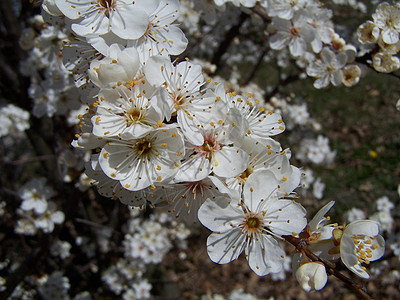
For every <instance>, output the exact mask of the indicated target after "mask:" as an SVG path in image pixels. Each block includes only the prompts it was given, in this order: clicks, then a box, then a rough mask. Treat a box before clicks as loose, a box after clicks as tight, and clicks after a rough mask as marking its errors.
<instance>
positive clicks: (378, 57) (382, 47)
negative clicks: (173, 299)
mask: <svg viewBox="0 0 400 300" xmlns="http://www.w3.org/2000/svg"><path fill="white" fill-rule="evenodd" d="M372 19H373V21H366V22H365V23H363V24H361V25H360V27H359V28H358V30H357V35H358V40H359V42H360V43H361V44H363V45H365V48H366V49H365V51H368V52H371V56H372V62H371V65H372V66H373V68H374V69H375V70H376V71H378V72H382V73H391V72H394V71H396V70H398V69H399V68H400V60H399V58H398V57H397V56H396V54H397V53H398V52H399V50H400V48H399V47H400V40H399V35H400V3H398V2H396V3H394V4H390V3H388V2H382V3H380V4H379V5H378V7H377V8H376V11H375V13H374V14H373V15H372Z"/></svg>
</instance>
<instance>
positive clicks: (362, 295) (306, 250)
mask: <svg viewBox="0 0 400 300" xmlns="http://www.w3.org/2000/svg"><path fill="white" fill-rule="evenodd" d="M283 238H284V239H285V241H287V242H288V243H290V244H292V245H293V246H295V247H296V249H297V250H298V251H300V252H301V253H303V254H305V255H307V257H308V258H309V259H311V260H312V261H317V262H320V263H323V264H324V265H325V269H326V271H327V273H328V274H330V275H333V276H335V277H336V278H338V279H339V280H341V281H342V282H344V283H345V284H346V285H347V287H348V288H350V289H351V290H353V291H354V293H355V294H356V295H357V297H358V298H359V299H363V300H370V299H371V297H370V296H369V295H368V294H367V293H366V292H364V291H363V290H362V286H361V285H359V284H357V283H355V282H354V281H353V280H351V279H350V278H348V277H347V276H345V275H343V274H342V273H340V272H339V271H337V270H336V266H335V264H334V263H331V262H329V261H326V260H323V259H321V258H320V257H319V256H317V255H315V254H314V253H313V252H312V251H311V249H310V247H308V242H307V240H304V239H301V238H296V237H294V236H291V235H286V236H283Z"/></svg>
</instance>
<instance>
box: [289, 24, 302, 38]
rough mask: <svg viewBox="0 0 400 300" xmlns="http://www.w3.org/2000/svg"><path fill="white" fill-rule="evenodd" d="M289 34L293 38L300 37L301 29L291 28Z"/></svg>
mask: <svg viewBox="0 0 400 300" xmlns="http://www.w3.org/2000/svg"><path fill="white" fill-rule="evenodd" d="M289 33H290V35H291V36H292V37H298V36H300V29H299V28H297V27H294V26H293V27H292V28H290V31H289Z"/></svg>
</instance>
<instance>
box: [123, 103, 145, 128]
mask: <svg viewBox="0 0 400 300" xmlns="http://www.w3.org/2000/svg"><path fill="white" fill-rule="evenodd" d="M125 118H126V119H125V121H126V127H129V126H131V125H133V124H136V123H138V122H140V121H142V120H143V119H144V116H143V114H142V110H141V109H140V108H137V107H132V108H131V109H130V110H129V111H128V112H127V113H126V114H125Z"/></svg>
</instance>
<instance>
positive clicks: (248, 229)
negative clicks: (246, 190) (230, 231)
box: [242, 212, 264, 237]
mask: <svg viewBox="0 0 400 300" xmlns="http://www.w3.org/2000/svg"><path fill="white" fill-rule="evenodd" d="M263 227H264V219H263V217H262V216H261V215H259V214H256V213H253V212H250V213H248V214H247V215H246V219H245V220H244V221H243V223H242V228H243V229H242V230H243V232H244V233H245V234H247V236H249V237H252V236H253V235H255V234H257V233H261V232H262V229H263Z"/></svg>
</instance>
